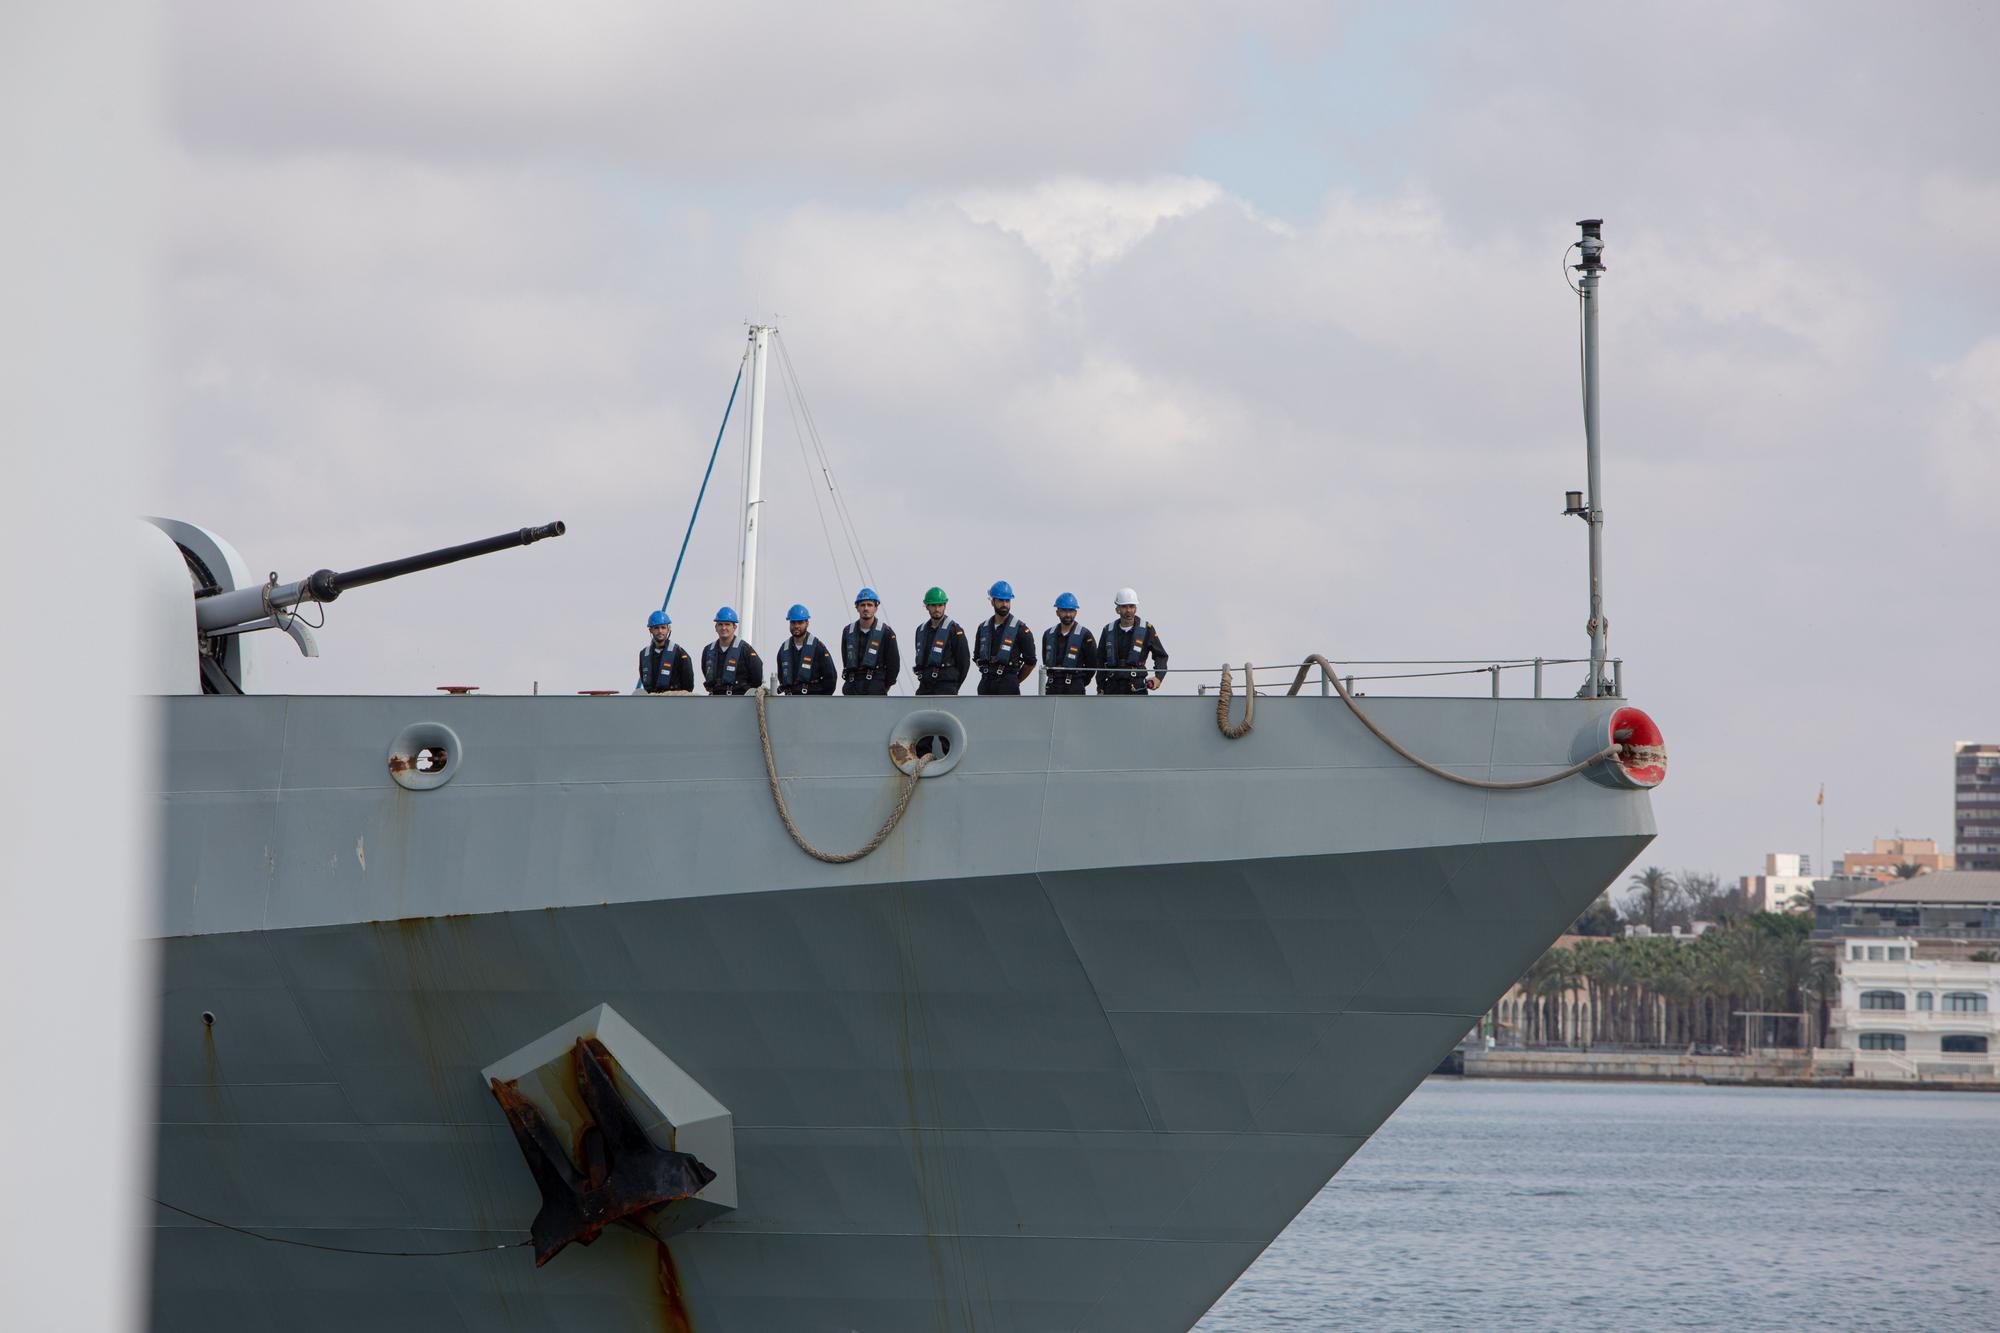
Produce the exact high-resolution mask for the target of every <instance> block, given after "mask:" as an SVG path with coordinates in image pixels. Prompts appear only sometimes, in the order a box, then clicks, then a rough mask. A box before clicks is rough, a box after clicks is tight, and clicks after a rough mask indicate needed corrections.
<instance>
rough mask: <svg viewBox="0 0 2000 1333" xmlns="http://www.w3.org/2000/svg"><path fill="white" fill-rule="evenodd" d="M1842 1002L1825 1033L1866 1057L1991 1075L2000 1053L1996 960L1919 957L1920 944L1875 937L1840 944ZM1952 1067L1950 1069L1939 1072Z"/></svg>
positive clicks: (1860, 1059)
mask: <svg viewBox="0 0 2000 1333" xmlns="http://www.w3.org/2000/svg"><path fill="white" fill-rule="evenodd" d="M1838 947H1839V953H1838V954H1837V955H1836V957H1837V960H1838V964H1839V973H1840V996H1839V1002H1838V1004H1837V1005H1836V1006H1835V1007H1834V1009H1833V1017H1832V1023H1831V1027H1830V1031H1829V1036H1830V1037H1831V1038H1832V1044H1833V1045H1834V1046H1835V1047H1838V1048H1839V1049H1841V1050H1845V1051H1853V1052H1855V1053H1856V1054H1855V1057H1854V1058H1855V1062H1856V1070H1857V1072H1859V1071H1860V1069H1861V1067H1862V1066H1863V1065H1864V1064H1866V1063H1869V1062H1870V1057H1871V1056H1872V1057H1873V1058H1874V1061H1875V1062H1876V1063H1884V1064H1890V1065H1895V1066H1898V1067H1901V1068H1902V1069H1903V1070H1904V1071H1905V1072H1909V1073H1916V1072H1919V1071H1920V1070H1921V1069H1922V1068H1923V1067H1924V1066H1935V1065H1957V1064H1964V1065H1972V1066H1977V1067H1978V1068H1977V1069H1975V1070H1969V1071H1967V1072H1987V1073H1990V1072H1991V1070H1992V1068H1993V1064H1992V1061H1993V1059H1994V1056H1995V1055H1996V1054H2000V963H1974V962H1968V961H1965V960H1963V959H1932V958H1926V959H1925V960H1924V961H1922V962H1919V961H1917V958H1916V953H1917V941H1916V940H1914V939H1911V938H1907V937H1905V938H1897V937H1895V936H1880V937H1876V938H1873V939H1843V940H1840V941H1838ZM1939 1072H1949V1071H1939Z"/></svg>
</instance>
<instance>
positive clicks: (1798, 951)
mask: <svg viewBox="0 0 2000 1333" xmlns="http://www.w3.org/2000/svg"><path fill="white" fill-rule="evenodd" d="M1833 973H1834V968H1833V960H1832V959H1831V958H1828V957H1827V956H1826V955H1825V954H1824V953H1822V952H1821V951H1820V950H1818V949H1816V948H1814V947H1813V943H1812V939H1811V937H1809V936H1806V935H1791V936H1787V937H1785V938H1784V939H1781V940H1779V941H1777V942H1776V945H1775V947H1774V949H1773V951H1772V954H1771V974H1772V981H1773V983H1774V984H1773V987H1772V989H1774V990H1776V991H1778V992H1779V993H1780V994H1782V995H1783V996H1784V1006H1785V1008H1786V1009H1790V1010H1794V1011H1795V1012H1798V1013H1802V1014H1804V1015H1805V1017H1804V1019H1803V1020H1802V1021H1801V1023H1800V1031H1799V1037H1800V1042H1799V1044H1800V1045H1801V1046H1802V1047H1804V1048H1806V1049H1808V1050H1810V1049H1811V1048H1812V1046H1813V1045H1814V1039H1813V1034H1814V1030H1815V1027H1816V1020H1817V1018H1818V1013H1819V1003H1820V998H1821V997H1822V996H1823V995H1825V994H1826V989H1827V986H1828V984H1829V983H1830V982H1831V980H1832V977H1833Z"/></svg>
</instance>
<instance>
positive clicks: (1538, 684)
mask: <svg viewBox="0 0 2000 1333" xmlns="http://www.w3.org/2000/svg"><path fill="white" fill-rule="evenodd" d="M1535 697H1536V698H1537V699H1539V698H1541V697H1542V659H1541V658H1539V657H1538V658H1536V659H1535Z"/></svg>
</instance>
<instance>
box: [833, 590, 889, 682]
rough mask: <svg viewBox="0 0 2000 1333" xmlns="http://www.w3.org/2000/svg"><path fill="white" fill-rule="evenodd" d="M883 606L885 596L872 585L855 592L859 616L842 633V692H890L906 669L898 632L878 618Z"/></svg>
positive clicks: (855, 605)
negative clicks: (877, 615)
mask: <svg viewBox="0 0 2000 1333" xmlns="http://www.w3.org/2000/svg"><path fill="white" fill-rule="evenodd" d="M881 608H882V599H881V598H880V597H878V596H876V595H875V590H874V589H873V588H863V589H862V590H861V591H860V592H857V593H855V594H854V614H855V616H856V619H855V621H854V623H852V624H850V625H849V626H848V627H847V628H846V629H844V630H842V631H841V632H840V679H841V686H840V692H841V693H842V694H887V693H888V692H889V687H890V686H891V685H894V684H895V683H896V676H897V674H898V673H899V672H900V671H901V670H902V669H903V661H902V658H901V656H900V655H899V654H898V653H897V650H896V631H894V630H892V629H890V628H889V627H888V626H887V625H885V624H883V623H882V622H881V621H880V620H878V619H876V618H875V613H876V612H877V611H879V610H881Z"/></svg>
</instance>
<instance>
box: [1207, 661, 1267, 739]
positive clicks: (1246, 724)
mask: <svg viewBox="0 0 2000 1333" xmlns="http://www.w3.org/2000/svg"><path fill="white" fill-rule="evenodd" d="M1229 694H1230V683H1229V665H1228V663H1226V662H1225V663H1224V664H1223V667H1222V688H1221V689H1220V690H1218V691H1216V700H1215V725H1216V726H1217V727H1218V728H1219V729H1220V730H1221V732H1222V734H1223V735H1225V736H1227V737H1228V738H1229V739H1230V740H1232V741H1240V740H1242V739H1243V738H1244V737H1245V736H1248V735H1249V734H1250V728H1251V727H1252V726H1253V725H1255V723H1256V721H1257V677H1256V675H1255V674H1253V670H1252V668H1251V666H1250V664H1249V663H1248V662H1245V663H1244V664H1243V721H1242V722H1240V723H1237V724H1236V725H1234V726H1232V725H1230V721H1229Z"/></svg>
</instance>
